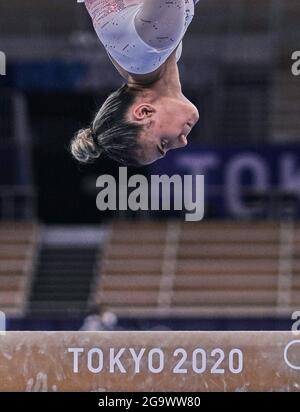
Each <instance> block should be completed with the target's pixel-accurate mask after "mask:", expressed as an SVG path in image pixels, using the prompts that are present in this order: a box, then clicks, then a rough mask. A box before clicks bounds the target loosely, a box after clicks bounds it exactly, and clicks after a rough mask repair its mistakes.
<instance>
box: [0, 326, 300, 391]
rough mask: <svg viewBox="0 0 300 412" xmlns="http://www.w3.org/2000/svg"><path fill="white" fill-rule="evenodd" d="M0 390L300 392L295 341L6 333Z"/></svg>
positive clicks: (222, 335)
mask: <svg viewBox="0 0 300 412" xmlns="http://www.w3.org/2000/svg"><path fill="white" fill-rule="evenodd" d="M0 391H21V392H23V391H32V392H37V391H78V392H86V391H101V392H102V391H114V392H118V391H128V392H139V391H143V392H148V391H158V392H161V391H164V392H177V391H178V392H196V391H197V392H202V391H212V392H213V391H222V392H223V391H300V336H298V338H297V336H295V335H294V334H293V333H291V332H7V333H6V335H4V336H0Z"/></svg>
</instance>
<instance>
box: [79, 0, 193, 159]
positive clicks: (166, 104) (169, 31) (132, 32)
mask: <svg viewBox="0 0 300 412" xmlns="http://www.w3.org/2000/svg"><path fill="white" fill-rule="evenodd" d="M77 1H78V2H83V1H84V0H77ZM84 2H85V6H86V8H87V10H88V12H89V14H90V16H91V18H92V21H93V25H94V28H95V31H96V33H97V35H98V37H99V39H100V41H101V42H102V44H103V46H104V47H105V49H106V51H107V54H108V56H109V58H110V60H111V62H112V63H113V65H114V66H115V68H116V69H117V71H118V72H119V73H120V75H121V76H122V77H123V78H124V79H125V80H126V83H125V84H124V85H123V86H122V87H121V88H120V89H118V90H116V91H115V92H113V93H112V94H111V95H110V96H109V97H108V98H107V100H106V101H105V102H104V104H103V105H102V107H101V108H100V110H99V112H98V113H97V115H96V117H95V119H94V120H93V122H92V123H91V126H90V127H89V128H88V129H82V130H80V131H79V132H78V133H77V134H76V135H75V136H74V138H73V140H72V142H71V152H72V154H73V156H74V157H75V158H76V159H77V160H79V161H80V162H89V161H92V160H95V159H96V158H98V157H99V156H100V155H101V154H102V153H105V154H106V155H107V156H108V157H110V158H111V159H114V160H116V161H118V162H119V163H121V164H123V165H126V166H139V165H146V164H150V163H152V162H154V161H156V160H158V159H160V158H161V157H163V156H165V154H166V153H167V151H168V150H171V149H177V148H180V147H184V146H186V144H187V136H188V134H189V133H190V131H191V129H192V128H193V126H194V125H195V124H196V123H197V121H198V120H199V113H198V110H197V108H196V107H195V106H194V105H193V104H192V103H191V102H190V101H189V100H188V99H187V98H186V97H185V96H184V95H183V93H182V89H181V83H180V77H179V71H178V66H177V62H178V60H179V58H180V56H181V52H182V39H183V37H184V35H185V33H186V30H187V28H188V26H189V24H190V23H191V21H192V19H193V16H194V5H195V4H196V3H197V2H198V0H85V1H84Z"/></svg>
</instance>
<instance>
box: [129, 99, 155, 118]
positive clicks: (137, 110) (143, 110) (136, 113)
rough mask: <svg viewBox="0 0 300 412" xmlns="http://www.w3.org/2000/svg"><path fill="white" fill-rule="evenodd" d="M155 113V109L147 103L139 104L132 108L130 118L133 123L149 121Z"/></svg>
mask: <svg viewBox="0 0 300 412" xmlns="http://www.w3.org/2000/svg"><path fill="white" fill-rule="evenodd" d="M155 112H156V110H155V107H154V106H152V104H148V103H141V104H138V105H133V107H132V116H133V120H134V121H140V120H145V119H149V118H151V117H152V116H153V115H154V113H155Z"/></svg>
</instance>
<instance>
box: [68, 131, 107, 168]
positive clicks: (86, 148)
mask: <svg viewBox="0 0 300 412" xmlns="http://www.w3.org/2000/svg"><path fill="white" fill-rule="evenodd" d="M71 152H72V155H73V156H74V157H75V159H77V160H78V161H79V162H82V163H88V162H91V161H93V160H95V159H97V158H98V157H99V156H100V155H101V153H102V150H101V149H100V148H99V147H98V146H97V145H96V144H95V142H94V139H93V133H92V129H91V128H88V129H81V130H79V132H77V133H76V135H75V136H74V138H73V140H72V142H71Z"/></svg>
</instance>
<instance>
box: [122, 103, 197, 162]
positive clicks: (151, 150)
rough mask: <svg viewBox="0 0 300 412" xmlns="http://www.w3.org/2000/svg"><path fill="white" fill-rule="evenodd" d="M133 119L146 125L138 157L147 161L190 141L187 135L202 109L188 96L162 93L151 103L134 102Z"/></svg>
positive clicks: (153, 159) (140, 160)
mask: <svg viewBox="0 0 300 412" xmlns="http://www.w3.org/2000/svg"><path fill="white" fill-rule="evenodd" d="M130 120H133V121H135V122H138V123H139V124H142V125H143V126H144V130H143V132H142V134H141V135H140V136H139V147H140V149H139V150H138V161H139V162H140V163H141V164H143V165H147V164H150V163H153V162H155V161H156V160H159V159H161V158H162V157H164V156H165V155H166V153H167V152H168V151H169V150H172V149H179V148H181V147H185V146H186V145H187V144H188V140H187V137H188V135H189V133H190V132H191V130H192V128H193V127H194V126H195V124H196V123H197V122H198V120H199V112H198V110H197V108H196V107H195V106H194V105H193V104H192V103H191V102H190V101H189V100H187V99H186V98H185V97H184V96H183V97H182V98H171V97H160V98H159V99H157V100H155V102H154V103H151V104H149V103H143V102H139V103H137V104H134V105H133V107H132V110H131V112H130Z"/></svg>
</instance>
